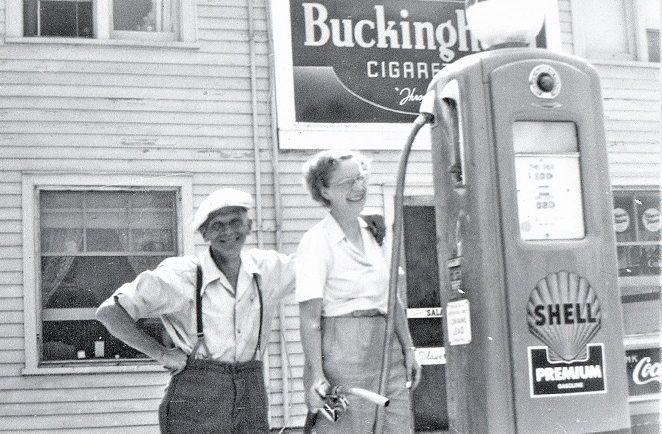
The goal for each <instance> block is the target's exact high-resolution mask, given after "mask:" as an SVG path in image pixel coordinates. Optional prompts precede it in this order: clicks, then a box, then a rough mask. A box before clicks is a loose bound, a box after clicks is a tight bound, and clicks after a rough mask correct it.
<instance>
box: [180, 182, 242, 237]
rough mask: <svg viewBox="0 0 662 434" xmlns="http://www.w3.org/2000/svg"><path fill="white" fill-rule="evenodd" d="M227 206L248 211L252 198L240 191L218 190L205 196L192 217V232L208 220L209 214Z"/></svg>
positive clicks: (230, 189)
mask: <svg viewBox="0 0 662 434" xmlns="http://www.w3.org/2000/svg"><path fill="white" fill-rule="evenodd" d="M229 206H237V207H240V208H246V209H247V210H249V209H251V207H252V206H253V198H252V197H251V195H250V194H248V193H246V192H244V191H241V190H236V189H234V188H219V189H218V190H216V191H215V192H213V193H212V194H210V195H209V196H207V197H206V198H205V199H204V200H203V201H202V203H201V204H200V206H199V207H198V210H197V211H196V212H195V215H194V216H193V231H197V230H198V229H200V226H202V224H203V223H204V222H206V221H207V219H208V218H209V214H211V213H213V212H214V211H218V210H219V209H221V208H226V207H229Z"/></svg>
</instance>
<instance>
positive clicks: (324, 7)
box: [289, 0, 480, 123]
mask: <svg viewBox="0 0 662 434" xmlns="http://www.w3.org/2000/svg"><path fill="white" fill-rule="evenodd" d="M289 13H290V23H291V42H292V69H293V80H294V89H293V90H294V99H295V101H294V102H295V120H296V122H323V123H356V122H365V123H370V122H377V123H394V122H411V121H413V119H414V117H415V115H416V114H417V111H418V107H419V105H420V101H421V99H422V97H423V95H424V94H425V91H426V89H427V85H428V83H429V81H430V80H431V79H432V77H433V76H434V75H435V74H436V73H437V72H438V71H440V70H441V69H442V68H443V67H444V66H446V65H448V64H449V63H451V62H453V61H455V60H457V59H459V58H461V57H463V56H466V55H468V54H471V53H473V52H477V51H479V50H480V49H479V44H478V42H477V41H476V39H475V38H474V37H472V35H471V33H470V32H469V29H468V27H467V22H466V19H465V14H464V2H463V1H425V0H411V1H402V0H382V1H378V2H362V1H355V0H324V1H315V2H305V1H304V2H302V1H295V0H290V11H289Z"/></svg>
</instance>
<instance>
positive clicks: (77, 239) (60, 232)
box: [41, 228, 83, 254]
mask: <svg viewBox="0 0 662 434" xmlns="http://www.w3.org/2000/svg"><path fill="white" fill-rule="evenodd" d="M41 251H42V252H43V253H69V254H73V253H76V252H82V251H83V231H82V230H80V229H63V228H43V229H42V230H41Z"/></svg>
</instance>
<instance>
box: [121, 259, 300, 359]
mask: <svg viewBox="0 0 662 434" xmlns="http://www.w3.org/2000/svg"><path fill="white" fill-rule="evenodd" d="M197 264H200V265H201V267H202V276H203V278H202V290H201V294H202V313H203V314H202V318H203V330H204V333H205V342H206V344H207V347H208V348H209V352H210V354H209V355H205V354H204V350H202V347H201V350H200V351H198V354H199V355H200V352H202V353H203V354H202V355H201V356H208V357H210V358H212V359H215V360H219V361H222V362H229V363H233V362H245V361H248V360H251V358H252V356H253V352H254V350H255V348H256V345H257V339H258V328H259V324H260V317H259V315H260V304H259V298H258V292H257V286H256V283H255V278H254V276H256V277H257V279H258V281H259V284H260V289H261V290H262V297H263V303H264V320H263V324H262V351H261V354H258V355H257V358H258V359H261V357H262V354H264V349H265V348H266V343H267V340H268V337H269V331H270V330H271V321H272V319H273V317H274V314H275V312H276V309H277V306H278V302H279V301H280V299H281V298H282V297H283V296H285V295H286V294H288V293H290V292H292V290H293V289H294V260H293V256H292V255H290V256H287V255H283V254H280V253H278V252H276V251H273V250H260V249H250V250H244V251H242V253H241V268H240V271H239V277H238V280H237V288H236V291H235V288H232V286H231V285H230V283H229V281H228V279H227V278H226V276H225V275H224V274H223V273H222V272H221V271H220V270H219V269H218V267H217V266H216V264H215V263H214V260H213V259H212V257H211V254H210V251H209V248H207V249H205V251H204V252H203V253H202V254H201V255H199V256H198V257H195V256H181V257H173V258H168V259H166V260H164V261H163V262H162V263H161V264H159V266H158V267H157V268H156V269H155V270H153V271H145V272H143V273H140V274H139V275H138V276H137V277H136V278H135V280H133V281H132V282H129V283H126V284H124V285H122V286H121V287H120V288H119V289H117V291H115V294H114V296H117V300H118V302H119V303H120V304H121V305H122V307H123V308H124V309H125V310H126V311H127V312H128V314H129V315H130V316H131V317H132V318H133V319H134V320H137V319H138V318H145V317H160V318H161V320H162V322H163V325H164V326H165V329H166V331H167V332H168V334H169V335H170V337H171V338H172V340H173V342H174V343H175V345H176V346H177V347H178V348H180V349H181V350H183V351H184V352H185V353H187V354H190V353H191V351H192V349H193V346H194V345H195V343H196V341H197V337H196V334H197V333H196V313H195V285H196V265H197Z"/></svg>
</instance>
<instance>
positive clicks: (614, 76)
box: [594, 61, 662, 186]
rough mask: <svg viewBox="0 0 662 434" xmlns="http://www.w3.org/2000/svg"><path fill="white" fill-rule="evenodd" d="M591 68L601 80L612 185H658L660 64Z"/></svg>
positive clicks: (661, 153)
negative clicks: (595, 70) (594, 69)
mask: <svg viewBox="0 0 662 434" xmlns="http://www.w3.org/2000/svg"><path fill="white" fill-rule="evenodd" d="M594 65H595V67H596V68H597V70H598V73H599V75H600V77H601V86H602V93H603V100H604V118H605V133H606V137H607V147H608V150H609V163H610V172H611V179H612V184H613V185H617V186H621V185H625V186H627V185H637V184H639V185H642V184H643V185H659V184H660V181H661V179H660V172H661V170H662V161H661V158H662V145H661V143H660V133H661V131H660V119H661V112H660V101H661V100H660V66H659V64H636V63H634V62H633V63H632V64H614V63H612V64H610V63H600V62H597V61H596V62H594Z"/></svg>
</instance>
